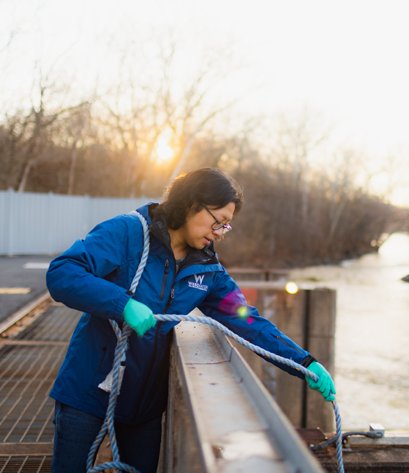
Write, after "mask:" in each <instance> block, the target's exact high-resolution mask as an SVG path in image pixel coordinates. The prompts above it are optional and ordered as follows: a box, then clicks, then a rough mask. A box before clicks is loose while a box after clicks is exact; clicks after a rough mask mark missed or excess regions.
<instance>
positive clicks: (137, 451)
mask: <svg viewBox="0 0 409 473" xmlns="http://www.w3.org/2000/svg"><path fill="white" fill-rule="evenodd" d="M102 422H103V419H100V418H99V417H94V416H92V415H89V414H86V413H85V412H82V411H79V410H77V409H74V408H73V407H70V406H67V405H66V404H62V403H60V402H58V401H57V402H56V403H55V417H54V424H55V433H54V456H53V466H52V472H53V473H85V472H86V464H87V457H88V452H89V449H90V448H91V446H92V444H93V442H94V440H95V438H96V436H97V434H98V432H99V430H100V428H101V425H102ZM115 432H116V439H117V443H118V449H119V455H120V459H121V462H123V463H127V464H128V465H131V466H134V467H135V468H136V469H137V470H138V471H140V472H141V473H155V472H156V468H157V464H158V459H159V450H160V440H161V418H160V417H159V418H157V419H153V420H151V421H149V422H146V423H144V424H139V425H126V424H121V423H119V422H116V423H115Z"/></svg>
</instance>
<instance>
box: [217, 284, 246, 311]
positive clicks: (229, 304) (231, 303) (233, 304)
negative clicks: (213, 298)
mask: <svg viewBox="0 0 409 473" xmlns="http://www.w3.org/2000/svg"><path fill="white" fill-rule="evenodd" d="M243 306H247V302H246V298H245V297H244V296H243V294H242V292H241V291H239V290H235V291H232V292H230V293H229V294H227V296H226V297H224V298H223V299H222V300H221V301H220V303H219V310H220V311H222V312H224V313H226V314H231V315H236V314H237V313H238V310H239V309H240V307H243Z"/></svg>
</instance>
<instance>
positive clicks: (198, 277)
mask: <svg viewBox="0 0 409 473" xmlns="http://www.w3.org/2000/svg"><path fill="white" fill-rule="evenodd" d="M194 276H195V281H196V284H203V279H204V274H195V275H194Z"/></svg>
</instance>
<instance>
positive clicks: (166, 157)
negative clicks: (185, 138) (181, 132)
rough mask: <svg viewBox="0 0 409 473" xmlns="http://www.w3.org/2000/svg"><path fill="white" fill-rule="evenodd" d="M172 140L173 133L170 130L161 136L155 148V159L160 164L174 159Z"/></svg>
mask: <svg viewBox="0 0 409 473" xmlns="http://www.w3.org/2000/svg"><path fill="white" fill-rule="evenodd" d="M172 138H173V133H172V130H171V129H170V128H165V129H164V130H163V131H162V133H161V134H160V135H159V138H158V139H157V141H156V146H155V157H156V161H157V162H158V163H165V162H167V161H170V160H171V159H172V158H173V157H174V155H175V150H174V149H173V147H172V141H173V140H172Z"/></svg>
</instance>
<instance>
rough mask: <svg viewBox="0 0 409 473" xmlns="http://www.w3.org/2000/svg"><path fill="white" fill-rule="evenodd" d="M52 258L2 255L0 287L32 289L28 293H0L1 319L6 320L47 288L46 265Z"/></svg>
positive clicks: (0, 261) (0, 257)
mask: <svg viewBox="0 0 409 473" xmlns="http://www.w3.org/2000/svg"><path fill="white" fill-rule="evenodd" d="M51 259H52V257H50V256H12V257H8V256H0V288H1V289H4V288H16V287H21V288H29V289H30V292H29V293H28V294H1V293H0V320H4V319H5V318H7V317H8V316H9V315H11V314H13V313H14V312H15V311H17V310H18V309H20V308H21V307H23V306H24V305H25V304H27V303H28V302H30V301H31V300H32V299H35V298H36V297H38V296H39V295H41V294H42V293H44V292H45V291H46V290H47V289H46V285H45V273H46V271H47V268H46V265H47V263H49V262H50V261H51ZM0 292H3V291H0Z"/></svg>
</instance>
